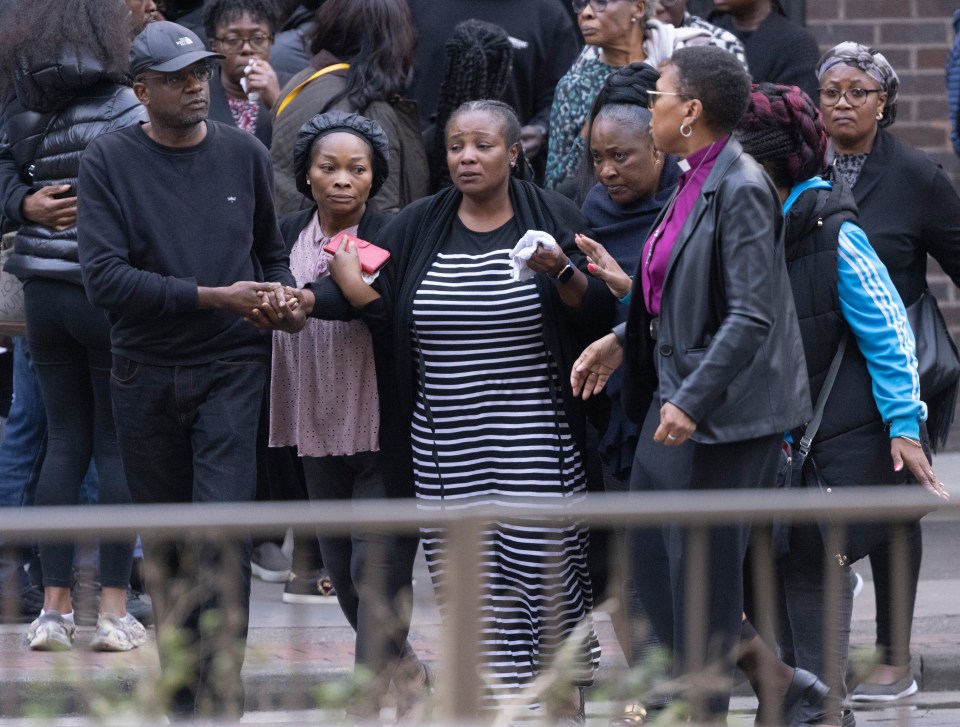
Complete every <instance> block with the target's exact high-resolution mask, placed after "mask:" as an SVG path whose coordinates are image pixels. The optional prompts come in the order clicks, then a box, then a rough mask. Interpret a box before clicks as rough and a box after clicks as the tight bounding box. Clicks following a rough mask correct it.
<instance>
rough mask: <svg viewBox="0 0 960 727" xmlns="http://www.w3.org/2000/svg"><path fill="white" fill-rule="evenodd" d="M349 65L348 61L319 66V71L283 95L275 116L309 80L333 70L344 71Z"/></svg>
mask: <svg viewBox="0 0 960 727" xmlns="http://www.w3.org/2000/svg"><path fill="white" fill-rule="evenodd" d="M349 67H350V64H349V63H334V64H333V65H332V66H327V67H326V68H321V69H320V70H319V71H317V72H316V73H314V74H313V75H312V76H310V78H308V79H307V80H306V81H303V82H302V83H300V84H299V85H298V86H297V87H296V88H294V89H293V90H292V91H291V92H290V93H288V94H287V95H286V96H285V97H284V99H283V101H281V102H280V105H279V106H278V107H277V116H279V115H280V114H281V113H283V110H284V109H285V108H287V106H288V105H289V104H290V102H291V101H293V99H295V98H296V97H297V96H299V95H300V92H301V91H302V90H303V89H304V87H305V86H306V85H307V84H308V83H310V81H313V80H315V79H317V78H320V76H325V75H327V74H328V73H332V72H333V71H345V70H347V69H348V68H349Z"/></svg>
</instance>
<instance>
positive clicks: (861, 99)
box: [817, 88, 883, 107]
mask: <svg viewBox="0 0 960 727" xmlns="http://www.w3.org/2000/svg"><path fill="white" fill-rule="evenodd" d="M817 92H818V93H819V94H820V103H822V104H823V105H824V106H836V105H837V104H838V103H840V99H842V98H844V99H846V100H847V103H848V104H850V105H851V106H854V107H857V106H863V105H864V104H865V103H866V102H867V98H868V97H869V96H870V94H871V93H883V91H881V90H880V89H878V88H848V89H847V90H846V91H841V90H840V89H839V88H818V89H817Z"/></svg>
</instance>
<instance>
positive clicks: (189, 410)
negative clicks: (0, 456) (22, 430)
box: [111, 355, 267, 717]
mask: <svg viewBox="0 0 960 727" xmlns="http://www.w3.org/2000/svg"><path fill="white" fill-rule="evenodd" d="M266 372H267V360H266V358H265V357H262V358H261V357H257V356H252V357H251V356H238V357H233V358H230V357H224V358H223V359H221V360H217V361H213V362H211V363H207V364H197V365H190V366H153V365H148V364H144V363H139V362H137V361H132V360H130V359H128V358H125V357H122V356H118V355H114V359H113V374H112V378H111V390H112V392H113V406H114V412H115V417H116V422H117V434H118V436H119V440H120V451H121V454H122V456H123V464H124V468H125V469H126V472H127V480H128V482H129V483H130V492H131V495H132V496H133V500H134V502H138V503H183V502H197V503H201V502H203V503H207V502H252V501H253V499H254V494H255V491H256V474H257V466H256V465H257V462H256V459H257V458H256V444H257V442H256V440H257V421H258V417H259V414H260V404H261V398H262V395H263V387H264V385H265V382H266ZM143 550H144V566H145V572H146V581H147V590H148V592H149V594H150V596H151V598H152V600H153V608H154V613H155V616H156V620H157V637H158V638H157V642H158V645H159V647H160V664H161V668H163V669H164V670H167V669H171V667H172V666H173V665H176V666H177V667H178V668H182V664H183V660H184V657H187V659H188V663H189V664H190V665H191V666H192V674H189V675H188V676H187V677H186V678H185V679H184V681H183V682H182V683H181V684H179V685H178V687H177V688H176V689H175V691H174V694H173V698H172V703H171V712H172V713H173V714H176V715H181V716H185V715H186V716H188V715H190V714H198V715H203V716H211V715H216V716H223V717H236V716H239V715H240V714H242V712H243V683H242V681H241V679H240V669H241V667H242V665H243V652H244V648H245V643H246V636H247V625H248V620H249V605H250V542H249V539H241V540H239V541H228V542H224V541H223V540H220V541H209V540H204V539H203V537H202V534H199V535H198V536H197V537H194V538H191V539H190V540H189V541H187V542H184V541H182V540H181V541H179V542H170V541H168V542H158V541H157V540H155V539H153V538H148V537H144V538H143ZM174 631H177V632H179V642H180V643H179V648H176V647H175V646H171V641H172V640H171V636H174V634H173V633H170V632H174ZM168 633H169V635H167V634H168ZM175 640H176V639H173V641H175Z"/></svg>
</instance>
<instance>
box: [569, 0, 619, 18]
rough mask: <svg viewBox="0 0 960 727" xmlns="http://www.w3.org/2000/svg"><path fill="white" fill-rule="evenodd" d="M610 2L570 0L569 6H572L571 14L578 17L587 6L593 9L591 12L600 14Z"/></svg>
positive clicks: (607, 0)
mask: <svg viewBox="0 0 960 727" xmlns="http://www.w3.org/2000/svg"><path fill="white" fill-rule="evenodd" d="M611 2H613V0H572V2H571V3H570V4H571V5H573V12H575V13H577V14H578V15H579V14H580V12H581V11H582V10H583V9H584V8H585V7H587V5H589V6H590V7H591V8H593V12H595V13H602V12H603V11H604V10H606V9H607V5H609V4H610V3H611Z"/></svg>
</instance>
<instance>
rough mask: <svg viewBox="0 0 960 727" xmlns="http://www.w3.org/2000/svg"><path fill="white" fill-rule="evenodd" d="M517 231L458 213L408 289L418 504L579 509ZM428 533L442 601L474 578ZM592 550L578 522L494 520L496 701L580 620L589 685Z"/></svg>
mask: <svg viewBox="0 0 960 727" xmlns="http://www.w3.org/2000/svg"><path fill="white" fill-rule="evenodd" d="M520 235H521V231H519V230H518V229H517V225H516V223H515V222H514V221H513V220H511V221H509V222H508V223H507V224H505V225H504V226H502V227H500V228H498V229H496V230H493V231H492V232H486V233H476V232H472V231H470V230H468V229H467V228H466V227H465V226H464V225H463V224H462V223H461V222H460V221H459V220H456V219H455V220H454V223H453V229H452V231H451V236H450V238H449V239H448V240H446V241H445V243H444V245H443V246H442V248H441V250H440V252H439V254H438V255H437V258H436V260H435V261H434V262H433V265H432V266H431V267H430V268H429V270H428V272H427V274H426V277H425V278H424V280H423V281H422V283H421V285H420V288H419V290H418V291H417V293H416V295H415V297H414V302H413V323H412V325H411V336H412V341H413V350H414V355H415V357H416V359H417V370H418V376H419V377H420V386H419V387H418V389H419V391H418V396H417V402H416V408H415V411H414V415H413V427H412V433H413V436H412V439H413V459H414V478H415V482H416V491H417V498H418V500H419V502H420V505H421V507H422V508H427V509H429V508H437V509H440V508H451V507H456V508H465V507H471V506H475V505H486V504H491V503H493V504H499V505H506V506H508V507H509V505H510V504H511V501H513V502H516V501H517V500H518V499H519V498H523V499H528V498H537V499H539V500H541V501H542V503H543V506H544V508H550V509H556V508H564V509H568V510H571V511H573V509H574V508H575V506H576V503H577V502H578V501H580V500H581V498H582V497H583V496H584V494H585V491H586V478H585V474H584V468H583V462H582V460H581V456H580V453H579V451H578V449H577V447H576V444H575V442H574V439H573V437H572V435H571V432H570V428H569V426H568V423H567V421H566V416H565V413H564V409H563V404H562V399H561V397H562V388H561V384H560V378H559V377H560V376H561V372H560V371H559V369H558V367H557V365H556V363H555V362H554V361H553V360H552V358H551V356H550V354H549V353H548V351H547V349H546V346H545V345H544V339H543V323H542V319H541V309H540V301H539V297H538V295H537V289H536V286H535V284H534V282H533V281H532V280H528V281H525V282H514V281H512V280H511V279H510V263H509V254H510V251H511V250H512V248H513V246H514V245H515V244H516V241H517V240H518V239H519V238H520ZM421 534H422V537H423V547H424V552H425V554H426V558H427V563H428V566H429V568H430V572H431V576H432V578H433V581H434V586H435V587H436V589H437V593H438V600H439V601H440V604H441V609H442V608H443V605H444V597H443V591H444V587H445V586H444V583H445V580H446V579H447V578H448V577H449V578H450V580H451V581H452V583H453V584H454V587H455V583H456V581H457V580H459V579H461V578H476V577H477V574H473V573H446V572H445V558H444V554H445V543H444V537H443V531H442V530H438V529H425V530H423V531H422V533H421ZM586 546H587V531H586V529H585V528H583V527H580V526H579V524H577V523H576V522H569V523H564V522H562V521H524V522H511V523H510V524H506V523H496V524H495V525H494V526H493V527H492V528H491V529H489V530H487V531H485V533H484V543H483V546H482V554H481V570H482V572H481V573H480V582H481V586H482V589H483V591H482V599H483V602H482V606H481V612H482V613H481V618H482V622H481V655H480V665H481V670H482V672H483V676H484V677H485V679H486V686H487V694H486V698H487V705H488V706H495V705H496V704H499V703H502V702H503V701H504V700H507V699H515V698H517V696H518V694H519V691H520V690H522V689H523V688H525V687H528V686H529V685H530V684H531V682H532V681H533V679H534V678H535V677H536V676H537V675H538V674H539V673H540V672H541V671H542V670H543V669H544V668H547V667H548V666H549V665H550V664H551V662H552V659H553V657H554V654H555V652H556V650H557V648H558V647H559V645H560V643H561V642H562V641H563V640H564V639H565V638H566V637H568V636H570V635H571V633H572V632H573V630H574V627H576V626H577V625H578V624H581V623H582V624H583V625H584V628H583V629H578V631H577V635H578V637H579V638H580V640H581V646H582V648H579V649H577V650H576V652H577V657H576V663H575V664H574V665H572V667H573V671H574V673H575V674H576V680H575V681H576V683H578V684H582V685H586V684H589V683H590V682H591V680H592V674H593V669H594V668H595V667H596V664H597V662H598V659H599V653H600V650H599V644H598V642H597V638H596V635H595V633H594V630H593V625H592V621H591V620H590V619H591V617H590V608H591V606H592V594H591V589H590V580H589V576H588V573H587V567H586ZM568 666H570V665H568Z"/></svg>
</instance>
